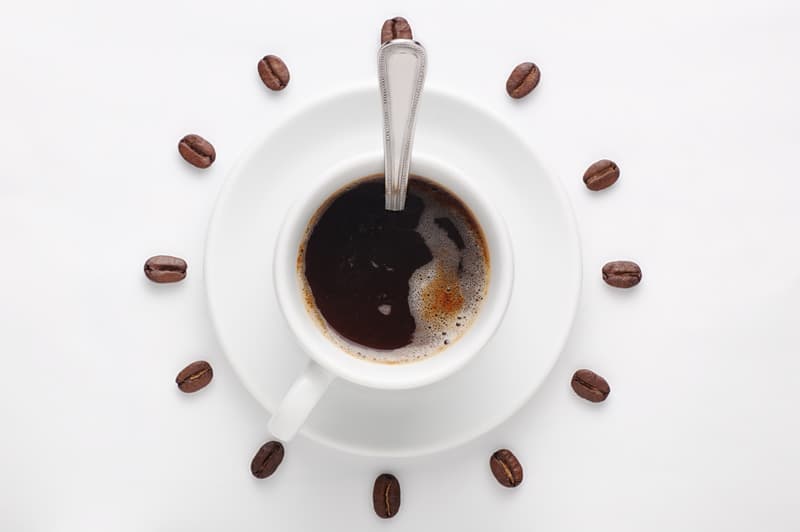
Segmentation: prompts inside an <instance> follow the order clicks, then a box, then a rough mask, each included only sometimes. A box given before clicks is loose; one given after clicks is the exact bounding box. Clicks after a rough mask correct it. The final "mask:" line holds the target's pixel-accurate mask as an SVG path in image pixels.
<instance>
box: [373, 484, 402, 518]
mask: <svg viewBox="0 0 800 532" xmlns="http://www.w3.org/2000/svg"><path fill="white" fill-rule="evenodd" d="M372 506H373V507H374V508H375V513H376V514H378V517H380V518H382V519H388V518H390V517H394V516H395V515H397V510H399V509H400V483H399V482H398V481H397V478H396V477H395V476H394V475H390V474H389V473H384V474H382V475H380V476H379V477H378V478H376V479H375V486H374V487H373V488H372Z"/></svg>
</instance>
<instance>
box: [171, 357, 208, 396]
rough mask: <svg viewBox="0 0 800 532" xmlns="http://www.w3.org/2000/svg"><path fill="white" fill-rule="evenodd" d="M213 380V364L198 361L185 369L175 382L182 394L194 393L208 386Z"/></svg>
mask: <svg viewBox="0 0 800 532" xmlns="http://www.w3.org/2000/svg"><path fill="white" fill-rule="evenodd" d="M213 378H214V370H213V369H211V364H209V363H208V362H206V361H205V360H198V361H197V362H192V363H191V364H189V365H188V366H186V367H185V368H183V369H182V370H181V372H180V373H178V376H177V377H175V382H176V383H177V384H178V388H180V390H181V391H182V392H185V393H194V392H196V391H197V390H200V389H202V388H205V387H206V386H208V383H209V382H211V379H213Z"/></svg>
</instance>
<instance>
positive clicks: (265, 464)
mask: <svg viewBox="0 0 800 532" xmlns="http://www.w3.org/2000/svg"><path fill="white" fill-rule="evenodd" d="M283 453H284V451H283V444H282V443H281V442H279V441H268V442H267V443H265V444H264V445H262V446H261V448H260V449H259V450H258V452H257V453H256V455H255V456H254V457H253V461H252V462H250V472H251V473H253V476H254V477H256V478H267V477H268V476H271V475H272V474H273V473H274V472H275V470H277V469H278V466H279V465H281V462H283Z"/></svg>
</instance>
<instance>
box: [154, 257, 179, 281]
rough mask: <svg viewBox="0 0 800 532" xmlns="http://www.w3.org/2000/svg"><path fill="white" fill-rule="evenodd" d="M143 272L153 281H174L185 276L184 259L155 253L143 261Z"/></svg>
mask: <svg viewBox="0 0 800 532" xmlns="http://www.w3.org/2000/svg"><path fill="white" fill-rule="evenodd" d="M144 274H145V275H146V276H147V278H148V279H150V280H151V281H153V282H154V283H175V282H178V281H181V280H183V279H184V278H185V277H186V261H185V260H183V259H179V258H178V257H170V256H169V255H156V256H155V257H150V258H149V259H147V261H146V262H145V263H144Z"/></svg>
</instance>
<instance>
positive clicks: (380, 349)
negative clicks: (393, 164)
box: [297, 175, 490, 363]
mask: <svg viewBox="0 0 800 532" xmlns="http://www.w3.org/2000/svg"><path fill="white" fill-rule="evenodd" d="M384 194H385V192H384V177H383V175H374V176H369V177H365V178H362V179H359V180H356V181H354V182H353V183H350V184H349V185H347V186H346V187H344V188H342V189H340V190H338V191H337V192H336V193H334V194H333V195H332V196H331V197H330V198H329V199H328V200H327V201H326V202H325V203H324V204H323V205H322V206H321V207H320V208H319V209H318V210H317V212H316V213H315V214H314V216H313V217H312V218H311V220H310V221H309V223H308V226H307V228H306V234H305V236H304V238H303V242H302V243H301V245H300V248H299V251H298V256H297V271H298V275H299V277H300V285H301V287H302V289H303V293H304V294H303V295H304V299H305V301H306V305H307V308H308V310H309V312H310V313H311V314H312V316H314V317H315V318H316V319H317V321H318V322H319V324H320V326H321V327H322V329H323V331H325V333H326V334H327V335H328V336H329V337H330V338H331V339H332V340H333V341H334V342H335V343H337V344H338V345H339V346H340V347H341V348H342V349H343V350H344V351H346V352H348V353H350V354H352V355H354V356H357V357H361V358H366V359H369V360H374V361H377V362H383V363H402V362H410V361H414V360H419V359H422V358H425V357H428V356H430V355H433V354H436V353H438V352H440V351H441V350H443V349H444V348H446V347H447V346H448V345H451V344H452V343H453V342H455V341H457V340H458V339H459V338H460V337H461V336H462V335H463V334H464V333H465V331H466V330H467V329H468V328H469V326H470V325H471V324H472V322H473V321H474V319H475V317H476V316H477V314H478V312H479V309H480V306H481V304H482V302H483V299H484V297H485V295H486V291H487V289H488V284H489V267H490V262H489V252H488V247H487V245H486V239H485V237H484V235H483V231H482V229H481V227H480V225H479V224H478V222H477V220H476V218H475V216H474V215H473V214H472V213H471V212H470V210H469V208H468V207H467V206H466V205H464V203H462V202H461V200H459V199H458V198H457V197H456V195H455V194H454V193H452V192H450V191H449V190H447V189H445V188H444V187H442V186H440V185H438V184H436V183H435V182H433V181H430V180H428V179H425V178H422V177H419V176H411V177H410V178H409V186H408V193H407V196H406V205H405V209H404V210H403V211H399V212H393V211H387V210H385V208H384Z"/></svg>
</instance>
